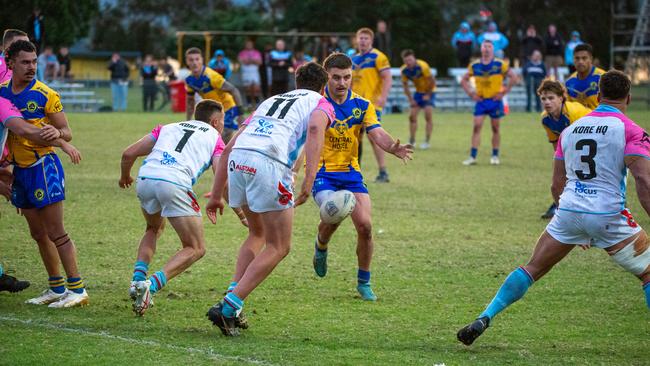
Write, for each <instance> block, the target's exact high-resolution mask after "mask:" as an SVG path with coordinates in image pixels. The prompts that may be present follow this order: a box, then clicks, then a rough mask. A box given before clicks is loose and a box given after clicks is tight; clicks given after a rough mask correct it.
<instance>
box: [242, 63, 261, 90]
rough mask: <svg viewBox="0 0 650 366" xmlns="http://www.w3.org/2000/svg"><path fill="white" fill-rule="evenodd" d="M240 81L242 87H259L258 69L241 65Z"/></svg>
mask: <svg viewBox="0 0 650 366" xmlns="http://www.w3.org/2000/svg"><path fill="white" fill-rule="evenodd" d="M241 80H242V83H243V84H244V86H251V85H260V84H261V83H262V82H261V80H260V69H259V66H257V65H242V67H241Z"/></svg>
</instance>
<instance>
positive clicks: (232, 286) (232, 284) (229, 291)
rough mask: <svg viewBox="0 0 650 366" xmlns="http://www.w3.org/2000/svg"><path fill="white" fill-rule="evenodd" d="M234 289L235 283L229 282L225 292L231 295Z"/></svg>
mask: <svg viewBox="0 0 650 366" xmlns="http://www.w3.org/2000/svg"><path fill="white" fill-rule="evenodd" d="M235 287H237V282H235V281H232V282H230V285H229V286H228V289H227V290H226V292H227V293H231V292H232V290H234V289H235Z"/></svg>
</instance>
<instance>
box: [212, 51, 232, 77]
mask: <svg viewBox="0 0 650 366" xmlns="http://www.w3.org/2000/svg"><path fill="white" fill-rule="evenodd" d="M208 67H209V68H211V69H212V70H214V71H216V72H218V73H219V74H221V76H223V78H224V79H226V80H228V79H230V75H231V74H232V65H231V64H230V59H229V58H228V57H226V53H225V52H223V50H216V51H214V56H213V57H212V58H211V59H210V62H209V63H208Z"/></svg>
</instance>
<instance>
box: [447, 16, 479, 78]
mask: <svg viewBox="0 0 650 366" xmlns="http://www.w3.org/2000/svg"><path fill="white" fill-rule="evenodd" d="M475 45H476V36H475V35H474V32H472V29H471V28H470V26H469V23H467V22H462V23H460V28H458V30H457V31H456V33H454V36H453V37H452V38H451V46H452V47H454V49H455V50H456V59H457V60H458V66H460V67H467V65H469V60H470V58H471V57H472V52H473V50H474V46H475Z"/></svg>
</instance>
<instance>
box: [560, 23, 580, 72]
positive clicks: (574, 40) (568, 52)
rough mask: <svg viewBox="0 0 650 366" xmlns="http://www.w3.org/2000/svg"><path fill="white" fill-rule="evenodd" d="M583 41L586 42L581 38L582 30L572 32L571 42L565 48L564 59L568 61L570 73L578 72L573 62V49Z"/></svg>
mask: <svg viewBox="0 0 650 366" xmlns="http://www.w3.org/2000/svg"><path fill="white" fill-rule="evenodd" d="M582 43H584V42H583V41H582V40H581V39H580V32H578V31H573V32H571V39H570V40H569V42H568V43H567V44H566V47H565V48H564V60H565V61H566V64H567V66H568V67H569V75H571V74H573V73H574V72H576V67H575V65H574V64H573V50H574V49H575V48H576V46H577V45H579V44H582Z"/></svg>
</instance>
